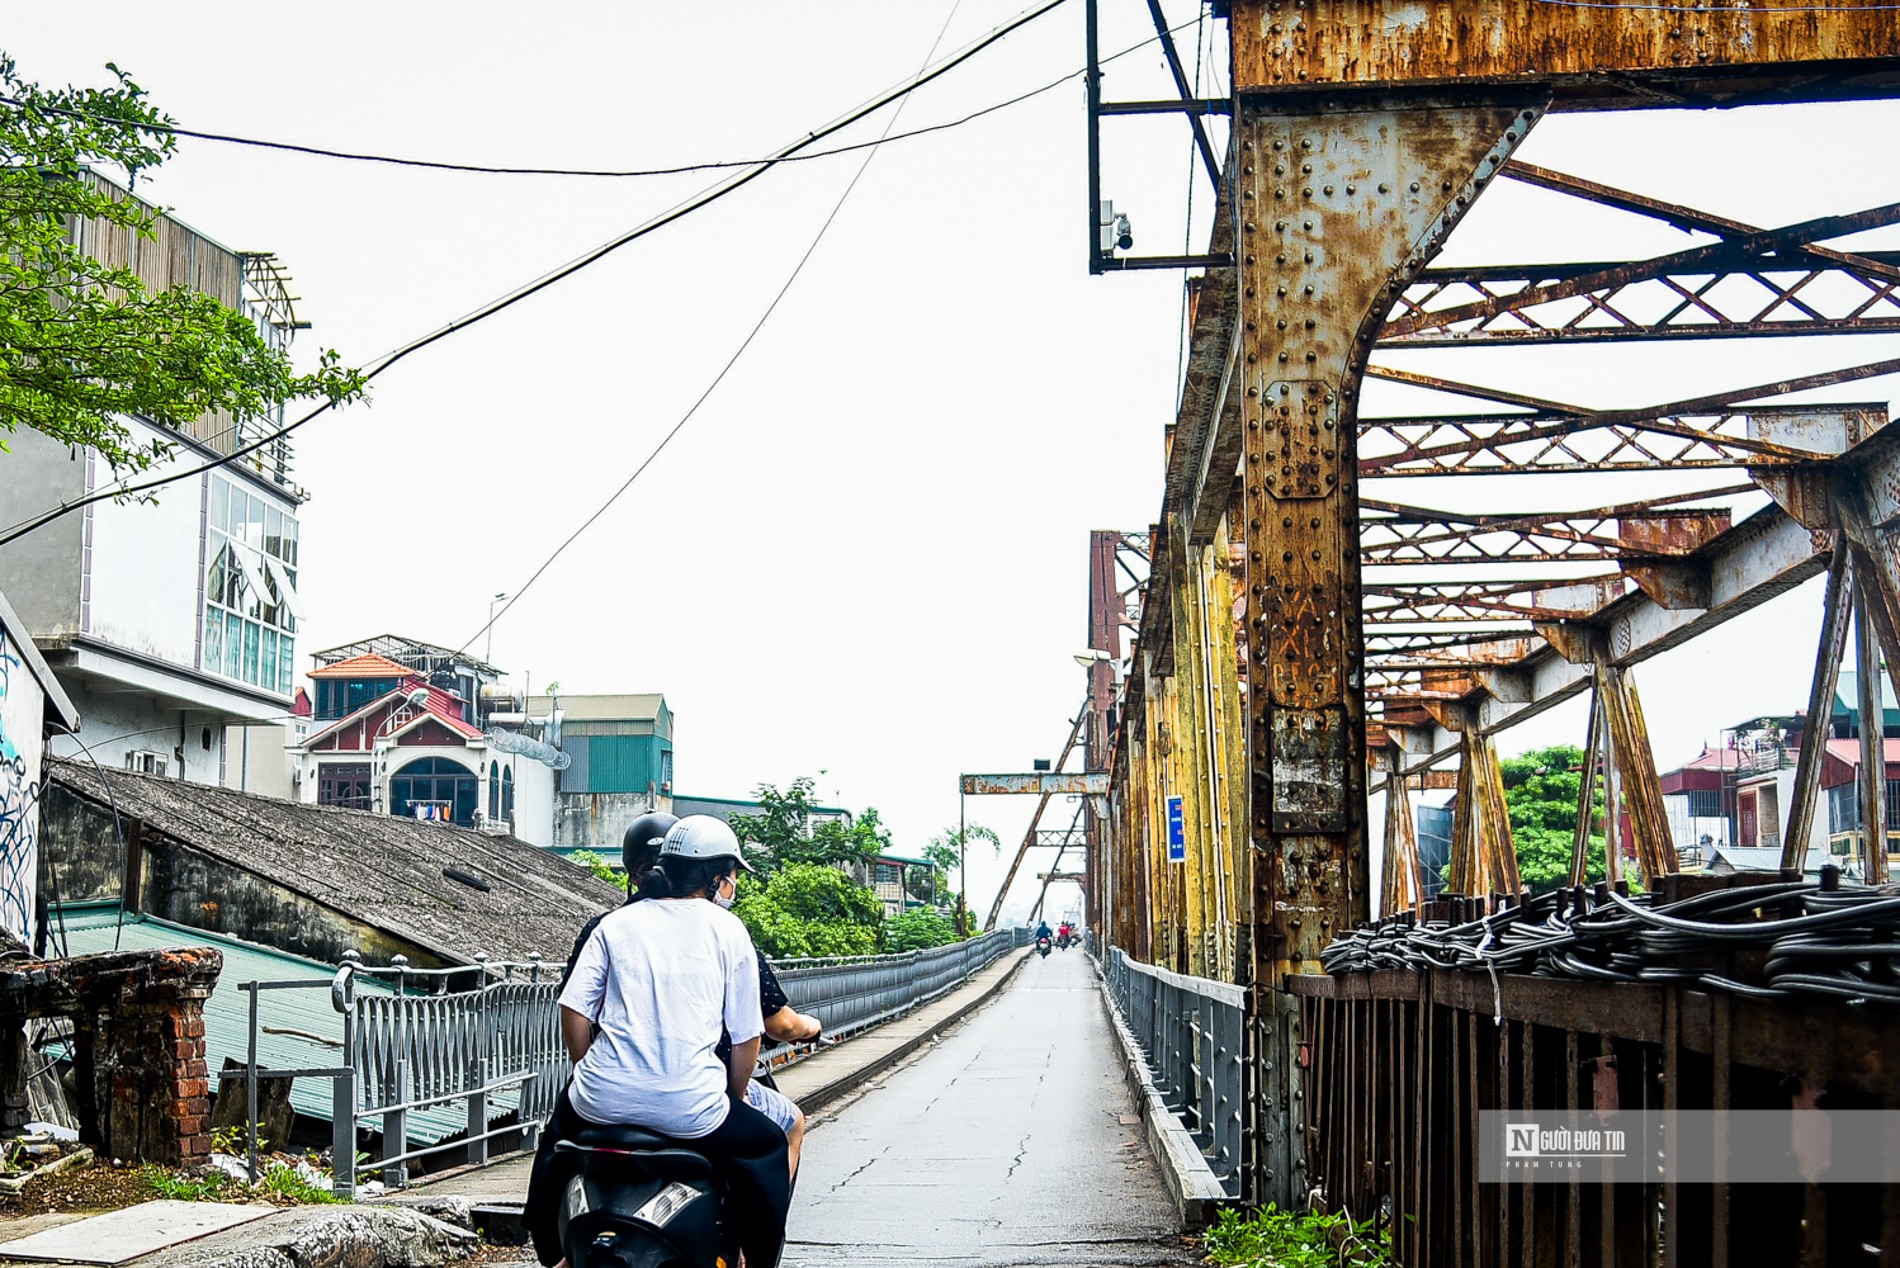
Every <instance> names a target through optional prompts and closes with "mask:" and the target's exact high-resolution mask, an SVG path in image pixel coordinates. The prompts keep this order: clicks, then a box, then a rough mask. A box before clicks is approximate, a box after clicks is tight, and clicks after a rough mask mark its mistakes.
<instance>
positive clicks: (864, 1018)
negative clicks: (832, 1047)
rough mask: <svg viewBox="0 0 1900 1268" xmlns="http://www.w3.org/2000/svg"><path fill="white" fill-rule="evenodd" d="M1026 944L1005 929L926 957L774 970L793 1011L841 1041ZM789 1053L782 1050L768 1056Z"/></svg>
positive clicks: (781, 964) (910, 954) (789, 963)
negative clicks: (807, 1016)
mask: <svg viewBox="0 0 1900 1268" xmlns="http://www.w3.org/2000/svg"><path fill="white" fill-rule="evenodd" d="M1028 939H1029V931H1028V930H1027V929H1004V930H999V931H997V932H995V933H986V934H982V935H981V936H979V937H975V938H972V939H970V940H969V941H968V942H953V943H950V944H949V945H948V946H942V947H932V948H931V949H930V950H928V951H907V952H904V953H903V954H901V955H867V956H847V957H838V958H835V959H823V960H816V959H814V960H781V961H778V962H777V963H776V964H775V965H774V968H775V969H776V970H777V972H778V978H779V983H780V984H781V985H783V986H784V987H785V994H786V996H787V997H789V998H790V999H791V1001H792V1006H793V1007H794V1008H796V1009H798V1011H800V1012H801V1013H812V1014H814V1015H816V1016H817V1017H818V1018H819V1019H820V1020H821V1021H823V1022H824V1026H825V1034H827V1035H829V1036H832V1037H833V1038H844V1037H846V1036H848V1035H852V1034H855V1033H857V1032H858V1031H861V1030H867V1029H869V1028H870V1027H872V1026H875V1025H877V1024H878V1023H880V1022H883V1021H888V1020H889V1019H890V1018H892V1017H894V1016H896V1015H897V1014H898V1013H902V1012H907V1011H909V1010H910V1009H913V1008H915V1007H917V1006H918V1005H919V1004H924V1003H928V1002H929V1001H931V1000H933V999H935V998H937V997H938V996H939V995H943V994H945V993H946V992H948V991H950V990H952V989H954V988H956V987H957V986H960V985H962V984H963V982H964V981H965V980H966V979H967V978H968V977H969V976H970V975H971V974H973V973H975V972H977V971H978V970H979V969H983V968H985V967H987V966H989V965H991V964H993V963H995V962H996V960H997V959H998V958H999V957H1001V956H1002V955H1004V954H1005V953H1006V952H1008V951H1010V950H1012V949H1014V948H1016V947H1023V946H1027V945H1029V942H1028ZM789 1051H790V1049H789V1048H783V1047H781V1048H778V1049H775V1050H773V1052H771V1053H769V1054H767V1055H768V1056H770V1057H774V1058H776V1057H778V1056H781V1055H784V1054H785V1053H787V1052H789Z"/></svg>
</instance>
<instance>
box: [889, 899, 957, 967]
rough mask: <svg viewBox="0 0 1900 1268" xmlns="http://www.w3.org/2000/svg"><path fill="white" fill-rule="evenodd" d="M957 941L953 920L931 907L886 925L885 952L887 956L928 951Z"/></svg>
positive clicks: (898, 918) (910, 912)
mask: <svg viewBox="0 0 1900 1268" xmlns="http://www.w3.org/2000/svg"><path fill="white" fill-rule="evenodd" d="M956 940H957V931H956V926H954V925H952V924H951V923H950V918H949V917H948V916H946V915H944V914H943V913H942V912H940V911H932V910H930V909H929V908H925V907H920V908H918V909H916V910H915V911H907V912H905V913H904V914H903V915H901V916H892V917H891V918H890V919H889V920H887V921H885V922H884V950H885V952H886V953H887V954H892V955H894V954H896V953H897V952H899V951H928V950H929V949H930V948H932V947H940V946H943V945H944V944H946V943H950V942H955V941H956Z"/></svg>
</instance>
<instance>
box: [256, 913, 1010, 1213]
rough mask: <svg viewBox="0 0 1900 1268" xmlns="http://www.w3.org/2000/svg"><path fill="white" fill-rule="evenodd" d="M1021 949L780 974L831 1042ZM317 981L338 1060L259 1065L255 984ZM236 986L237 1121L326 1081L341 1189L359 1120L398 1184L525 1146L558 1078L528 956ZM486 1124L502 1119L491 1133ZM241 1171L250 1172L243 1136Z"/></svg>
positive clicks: (930, 954) (951, 952)
mask: <svg viewBox="0 0 1900 1268" xmlns="http://www.w3.org/2000/svg"><path fill="white" fill-rule="evenodd" d="M1028 943H1029V931H1028V930H1026V929H1013V930H1003V931H999V932H996V933H989V934H984V935H983V936H981V937H978V938H973V939H971V940H970V941H968V942H960V943H952V944H951V945H949V946H943V947H935V948H932V949H931V950H928V951H912V952H907V953H904V954H901V955H876V956H855V957H849V958H839V959H833V960H788V961H784V962H783V963H782V964H780V965H779V966H778V974H779V979H780V981H781V982H782V983H783V985H784V986H785V991H786V994H787V995H788V996H789V997H790V998H791V1000H792V1003H793V1005H794V1006H796V1007H797V1008H798V1009H799V1010H800V1011H801V1012H809V1013H813V1014H816V1015H817V1016H818V1017H820V1018H821V1019H822V1020H823V1022H824V1025H825V1034H826V1035H827V1036H829V1037H832V1038H834V1039H835V1038H843V1037H846V1036H849V1035H852V1034H856V1033H858V1032H860V1031H863V1030H867V1029H869V1028H870V1027H872V1026H875V1025H877V1024H879V1023H880V1022H883V1021H887V1020H889V1019H890V1018H891V1017H894V1016H896V1015H897V1014H899V1013H902V1012H905V1011H908V1010H909V1009H912V1008H915V1007H917V1006H918V1005H920V1004H924V1003H927V1002H929V1001H930V1000H933V999H936V998H937V997H938V996H941V995H943V994H945V993H947V992H949V991H951V990H953V989H955V988H956V987H957V986H960V985H961V984H962V983H963V982H965V981H966V980H968V979H969V977H970V976H971V975H972V974H974V973H976V972H977V971H979V970H980V969H983V968H985V967H986V966H988V965H990V964H993V963H995V961H996V960H997V959H999V958H1000V957H1001V956H1003V955H1004V954H1006V953H1007V952H1009V951H1010V950H1012V949H1014V948H1019V947H1024V946H1027V945H1028ZM326 988H327V989H328V990H329V991H330V999H331V1003H332V1004H333V1005H334V1007H335V1008H336V1011H337V1012H339V1013H341V1014H342V1016H343V1058H342V1061H343V1063H342V1064H341V1065H340V1066H336V1067H322V1068H311V1069H296V1070H279V1069H265V1068H262V1067H260V1066H259V1065H258V1060H257V1039H258V1034H259V1019H258V995H259V992H262V991H281V990H320V989H326ZM237 989H239V990H241V991H244V992H247V993H248V994H249V995H250V1038H249V1043H248V1048H247V1057H246V1062H245V1065H244V1068H243V1070H242V1071H240V1072H237V1073H240V1074H241V1075H242V1077H243V1078H244V1080H245V1084H246V1094H247V1101H248V1111H249V1118H248V1120H247V1121H250V1122H253V1123H254V1122H256V1121H257V1118H258V1110H257V1083H258V1080H259V1079H260V1078H271V1079H298V1078H310V1079H329V1080H331V1085H332V1098H331V1101H332V1105H333V1107H334V1110H333V1123H334V1125H335V1126H334V1142H333V1145H332V1150H331V1161H332V1172H333V1175H334V1176H335V1181H334V1183H335V1185H336V1191H337V1192H338V1194H340V1195H345V1196H347V1195H351V1194H353V1193H354V1192H355V1190H356V1181H357V1174H356V1173H357V1159H356V1128H357V1126H358V1124H359V1123H367V1124H368V1125H371V1126H375V1127H379V1128H380V1130H381V1133H382V1139H383V1146H382V1156H381V1157H380V1158H378V1159H376V1160H374V1161H373V1162H370V1163H368V1164H366V1165H367V1166H368V1167H370V1168H373V1169H377V1170H381V1171H382V1172H383V1177H384V1181H385V1182H386V1183H388V1184H390V1185H392V1186H394V1185H401V1184H404V1183H406V1182H407V1179H408V1169H409V1168H408V1164H410V1163H412V1162H414V1161H416V1160H417V1159H419V1158H422V1157H424V1156H426V1155H429V1154H435V1153H443V1152H447V1151H451V1150H453V1151H460V1152H462V1153H463V1154H464V1155H465V1157H466V1160H467V1161H469V1162H472V1163H481V1162H486V1161H487V1160H488V1156H489V1152H490V1142H492V1141H494V1140H495V1139H496V1138H498V1137H511V1136H512V1137H518V1138H520V1139H521V1143H523V1144H526V1143H528V1140H529V1139H531V1137H532V1134H533V1133H534V1132H535V1131H536V1130H537V1128H538V1125H539V1124H540V1123H542V1122H544V1121H545V1120H546V1119H547V1117H548V1116H549V1114H551V1113H552V1112H553V1108H554V1101H555V1098H556V1097H557V1096H559V1095H560V1091H561V1089H562V1088H563V1087H564V1086H566V1083H567V1077H568V1073H569V1070H570V1063H569V1061H568V1058H567V1049H566V1046H565V1044H564V1043H563V1042H562V1039H561V1030H560V1008H559V1005H558V1000H559V995H560V984H559V980H558V975H557V974H555V973H554V972H553V971H552V968H551V967H544V966H543V965H542V964H541V962H540V961H539V960H538V959H533V960H530V961H527V962H524V963H512V962H502V961H489V960H487V959H486V957H480V956H478V957H477V958H476V963H475V964H472V965H465V966H462V967H458V968H449V969H413V968H410V967H408V965H407V962H406V961H405V960H404V959H403V957H401V956H397V957H395V958H394V960H393V961H392V962H391V963H390V964H389V965H388V966H387V967H378V968H372V967H370V966H368V965H365V964H363V963H361V962H360V960H358V959H357V957H356V956H355V955H353V954H352V955H349V956H346V957H345V962H344V963H343V965H342V966H341V967H340V968H338V970H337V972H336V974H335V976H334V977H331V978H316V979H304V980H300V981H284V982H243V983H240V984H239V985H238V988H237ZM768 1055H769V1056H770V1057H772V1058H773V1059H774V1060H782V1059H784V1058H787V1057H790V1056H791V1055H793V1050H792V1049H791V1048H790V1047H781V1048H778V1049H776V1050H774V1051H773V1052H772V1053H770V1054H768ZM496 1118H509V1119H511V1121H510V1122H509V1123H507V1124H506V1125H504V1126H500V1127H496V1126H493V1125H492V1124H493V1122H494V1120H495V1119H496ZM421 1126H427V1127H428V1128H430V1129H431V1130H430V1131H427V1132H425V1133H423V1134H424V1135H425V1136H426V1137H430V1138H433V1139H436V1140H438V1141H440V1140H441V1139H442V1138H443V1137H445V1136H453V1137H455V1139H452V1140H448V1141H446V1142H443V1143H437V1144H424V1145H421V1146H419V1147H417V1148H413V1149H412V1148H410V1147H409V1146H410V1142H411V1139H412V1137H413V1136H414V1135H416V1130H415V1129H416V1128H418V1127H421ZM247 1134H249V1133H247ZM249 1167H250V1172H251V1176H252V1178H253V1179H255V1178H256V1176H257V1174H258V1160H257V1150H256V1143H255V1141H253V1142H252V1143H251V1146H250V1148H249Z"/></svg>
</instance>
